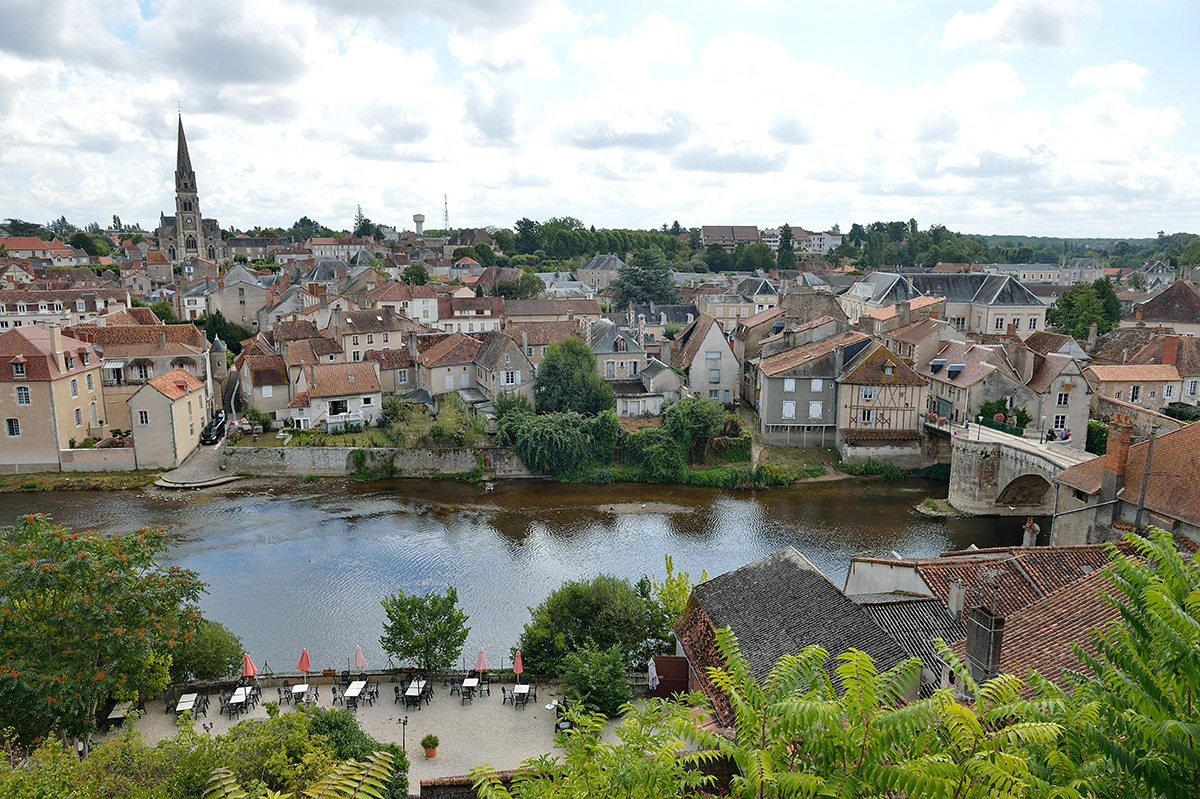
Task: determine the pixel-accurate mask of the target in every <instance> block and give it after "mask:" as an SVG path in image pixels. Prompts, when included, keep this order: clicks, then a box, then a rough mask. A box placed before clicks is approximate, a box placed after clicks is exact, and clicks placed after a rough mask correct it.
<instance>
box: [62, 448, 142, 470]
mask: <svg viewBox="0 0 1200 799" xmlns="http://www.w3.org/2000/svg"><path fill="white" fill-rule="evenodd" d="M58 461H59V468H60V469H61V471H64V472H128V471H132V470H133V469H134V460H133V448H132V447H111V448H106V449H63V450H59V452H58Z"/></svg>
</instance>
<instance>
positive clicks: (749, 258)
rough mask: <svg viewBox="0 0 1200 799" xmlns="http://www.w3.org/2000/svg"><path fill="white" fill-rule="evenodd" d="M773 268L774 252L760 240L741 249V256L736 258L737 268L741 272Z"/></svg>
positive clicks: (763, 270) (765, 270) (764, 270)
mask: <svg viewBox="0 0 1200 799" xmlns="http://www.w3.org/2000/svg"><path fill="white" fill-rule="evenodd" d="M774 268H775V253H773V252H771V248H770V247H768V246H767V245H765V244H763V243H762V242H761V241H760V242H758V243H757V244H751V245H750V246H749V247H747V248H746V249H745V250H743V251H742V257H741V258H739V259H738V269H740V270H741V271H743V272H754V271H760V272H767V271H770V270H771V269H774Z"/></svg>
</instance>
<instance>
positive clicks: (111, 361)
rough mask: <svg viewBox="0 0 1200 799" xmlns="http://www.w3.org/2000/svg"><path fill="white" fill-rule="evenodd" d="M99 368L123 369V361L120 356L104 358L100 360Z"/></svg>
mask: <svg viewBox="0 0 1200 799" xmlns="http://www.w3.org/2000/svg"><path fill="white" fill-rule="evenodd" d="M100 368H101V369H124V368H125V361H124V360H122V359H121V358H105V359H104V360H103V361H101V362H100Z"/></svg>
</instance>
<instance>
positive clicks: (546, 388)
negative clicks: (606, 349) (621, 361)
mask: <svg viewBox="0 0 1200 799" xmlns="http://www.w3.org/2000/svg"><path fill="white" fill-rule="evenodd" d="M533 393H534V400H535V404H536V406H537V410H538V412H539V413H551V412H555V411H575V412H576V413H581V414H585V415H588V416H592V415H595V414H597V413H600V411H603V410H606V409H609V408H613V407H615V404H616V403H615V401H614V399H613V390H612V386H610V385H609V384H608V383H607V382H605V380H604V378H602V377H600V374H599V373H598V372H597V371H596V356H595V354H594V353H593V352H592V350H591V348H590V347H589V346H588V345H587V344H584V343H583V341H582V340H581V339H579V338H576V337H575V336H568V337H567V338H565V339H563V340H562V341H555V342H553V343H551V344H550V346H548V347H547V348H546V355H545V357H544V358H543V359H542V363H541V365H540V366H539V367H538V372H537V376H536V377H535V378H534V384H533Z"/></svg>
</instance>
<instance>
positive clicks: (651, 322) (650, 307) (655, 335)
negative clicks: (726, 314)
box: [609, 302, 700, 344]
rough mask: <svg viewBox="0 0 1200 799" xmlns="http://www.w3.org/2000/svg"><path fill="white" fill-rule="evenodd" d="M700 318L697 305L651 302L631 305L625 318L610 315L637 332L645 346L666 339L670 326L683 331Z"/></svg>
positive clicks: (614, 319) (615, 320)
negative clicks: (666, 329)
mask: <svg viewBox="0 0 1200 799" xmlns="http://www.w3.org/2000/svg"><path fill="white" fill-rule="evenodd" d="M699 316H700V310H699V309H698V308H697V307H696V306H695V305H659V304H657V303H653V302H651V303H648V304H646V305H634V304H633V303H629V309H628V311H627V312H626V313H625V314H624V315H623V318H618V316H617V315H609V318H610V319H612V320H613V321H614V322H617V323H618V324H620V323H622V322H623V323H624V325H625V327H627V328H629V329H630V330H634V331H637V334H638V338H639V340H640V341H641V342H642V343H643V344H649V343H652V342H656V341H662V340H663V339H664V338H666V334H665V333H664V332H663V329H664V328H666V327H667V326H668V325H674V326H675V327H676V329H677V330H683V328H685V327H687V326H688V325H690V324H692V322H695V321H696V319H697V317H699Z"/></svg>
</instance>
